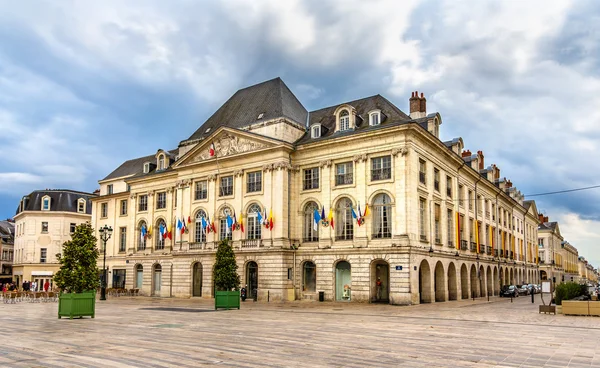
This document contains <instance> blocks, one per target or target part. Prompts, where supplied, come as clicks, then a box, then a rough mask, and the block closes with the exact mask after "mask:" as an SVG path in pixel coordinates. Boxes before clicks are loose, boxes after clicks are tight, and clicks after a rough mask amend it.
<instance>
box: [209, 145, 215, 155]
mask: <svg viewBox="0 0 600 368" xmlns="http://www.w3.org/2000/svg"><path fill="white" fill-rule="evenodd" d="M208 153H209V154H210V157H213V156H214V155H215V144H214V143H211V144H210V147H208Z"/></svg>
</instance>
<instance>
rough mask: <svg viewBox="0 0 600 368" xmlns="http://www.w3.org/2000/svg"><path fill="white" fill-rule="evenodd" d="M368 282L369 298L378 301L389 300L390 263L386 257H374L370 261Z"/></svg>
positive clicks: (384, 301)
mask: <svg viewBox="0 0 600 368" xmlns="http://www.w3.org/2000/svg"><path fill="white" fill-rule="evenodd" d="M369 269H370V274H371V277H370V282H369V284H370V285H371V287H370V289H371V300H372V301H374V302H378V303H389V300H390V297H389V295H390V264H389V262H388V260H387V259H384V258H376V259H373V260H372V261H371V264H370V266H369Z"/></svg>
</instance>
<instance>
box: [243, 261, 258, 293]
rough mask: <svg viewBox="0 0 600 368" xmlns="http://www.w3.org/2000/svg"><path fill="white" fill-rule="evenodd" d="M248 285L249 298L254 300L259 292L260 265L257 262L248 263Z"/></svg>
mask: <svg viewBox="0 0 600 368" xmlns="http://www.w3.org/2000/svg"><path fill="white" fill-rule="evenodd" d="M246 284H247V285H248V289H247V291H246V292H247V293H248V298H250V299H252V298H254V297H255V293H256V292H257V290H258V265H257V264H256V262H248V265H247V266H246Z"/></svg>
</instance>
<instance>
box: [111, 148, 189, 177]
mask: <svg viewBox="0 0 600 368" xmlns="http://www.w3.org/2000/svg"><path fill="white" fill-rule="evenodd" d="M166 152H167V153H169V155H170V156H171V158H173V157H175V156H177V154H178V152H179V148H176V149H174V150H170V151H166ZM146 162H150V163H151V164H152V165H153V166H151V169H152V170H150V172H149V173H148V174H151V173H153V172H154V171H156V167H155V166H156V154H153V155H148V156H144V157H138V158H134V159H132V160H127V161H125V162H123V163H122V164H121V165H120V166H119V167H117V168H116V169H115V170H114V171H113V172H111V173H110V174H108V175H107V176H106V177H105V178H104V179H102V180H109V179H116V178H122V177H130V176H137V175H142V174H144V164H145V163H146ZM169 168H170V166H169ZM167 170H168V169H167ZM163 171H166V170H163ZM145 175H147V174H145ZM102 180H101V181H102Z"/></svg>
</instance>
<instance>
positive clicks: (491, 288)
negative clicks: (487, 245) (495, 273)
mask: <svg viewBox="0 0 600 368" xmlns="http://www.w3.org/2000/svg"><path fill="white" fill-rule="evenodd" d="M486 281H487V291H486V294H485V295H494V279H493V278H492V268H491V267H490V266H488V268H487V272H486Z"/></svg>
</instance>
